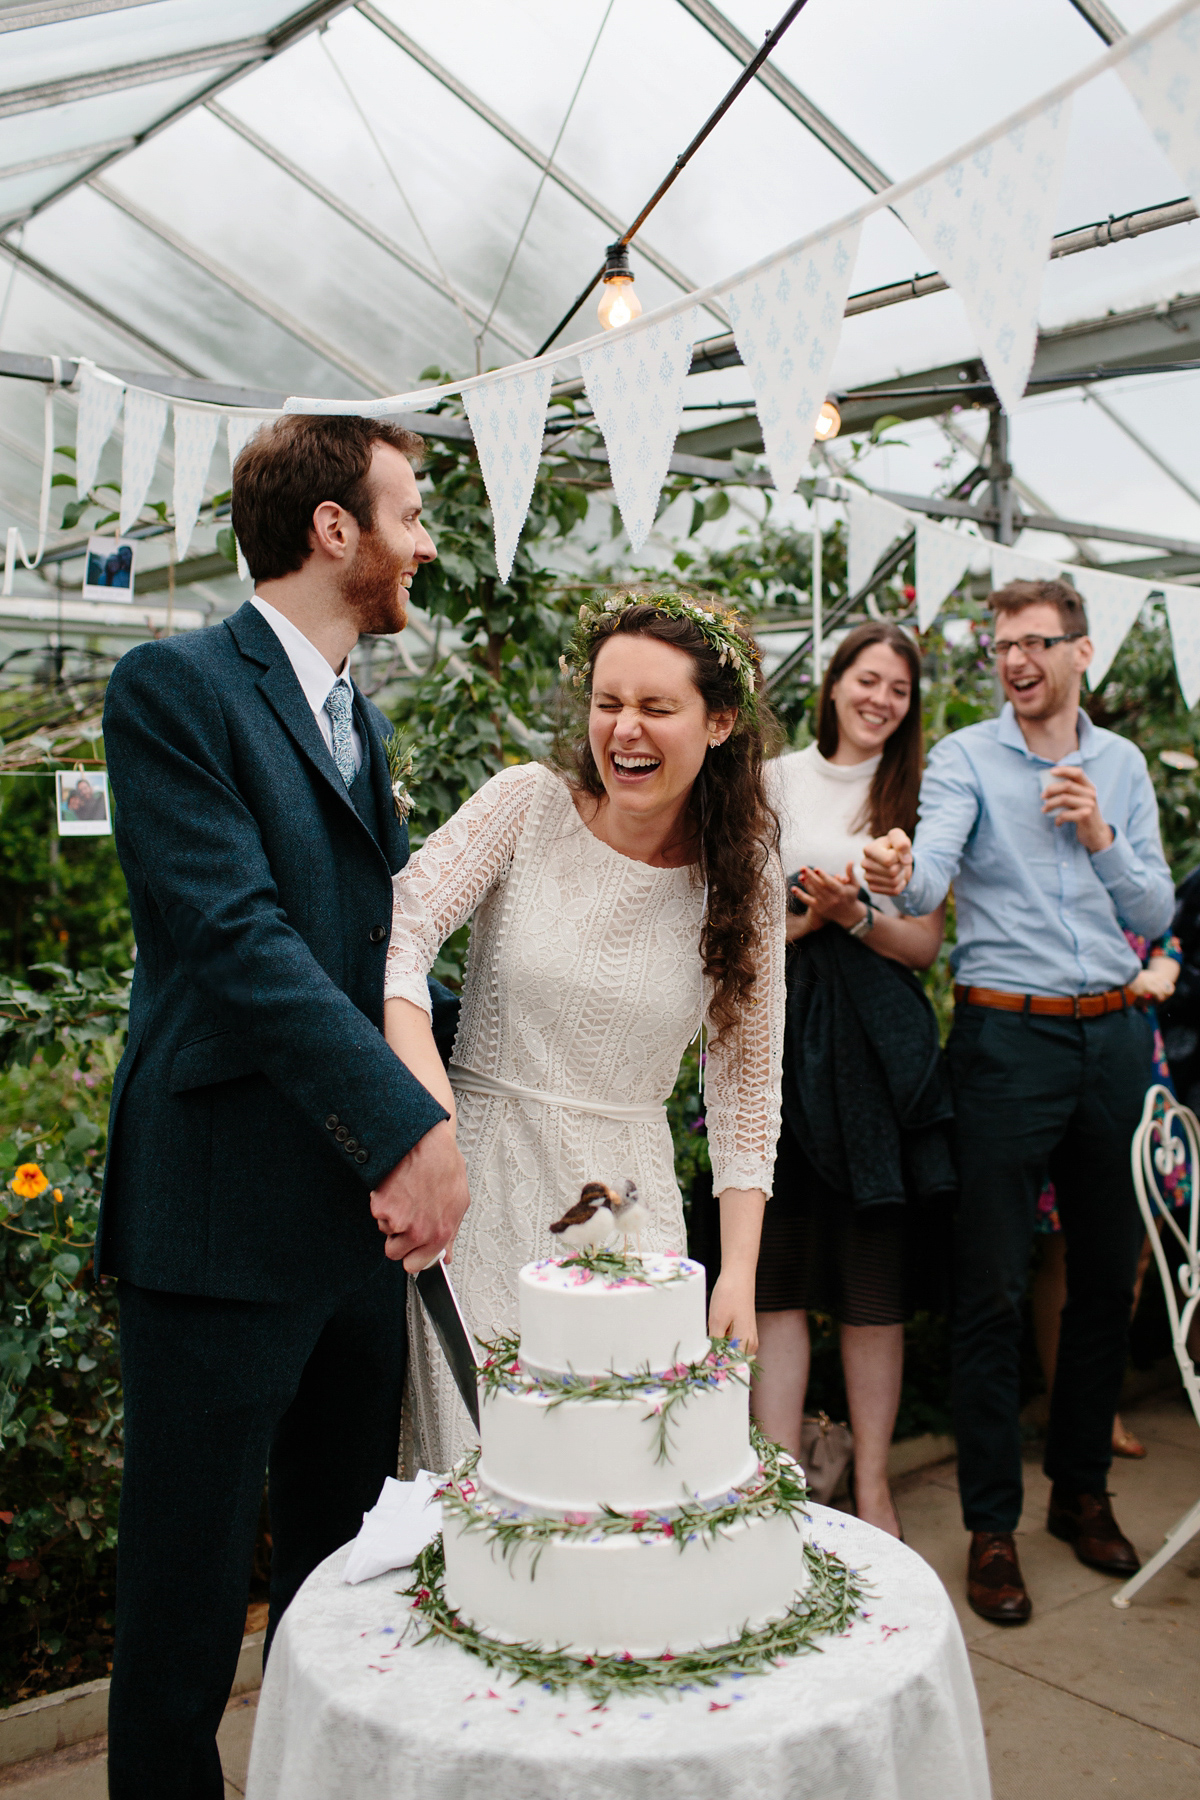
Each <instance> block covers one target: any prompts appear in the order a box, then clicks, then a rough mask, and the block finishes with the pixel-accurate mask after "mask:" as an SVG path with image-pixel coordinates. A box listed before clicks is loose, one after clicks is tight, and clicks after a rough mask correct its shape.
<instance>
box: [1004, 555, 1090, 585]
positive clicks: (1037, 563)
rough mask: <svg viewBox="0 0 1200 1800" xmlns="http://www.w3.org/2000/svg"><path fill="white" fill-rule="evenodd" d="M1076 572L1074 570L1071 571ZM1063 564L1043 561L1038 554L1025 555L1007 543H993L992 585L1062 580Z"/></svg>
mask: <svg viewBox="0 0 1200 1800" xmlns="http://www.w3.org/2000/svg"><path fill="white" fill-rule="evenodd" d="M1071 572H1072V574H1074V570H1072V571H1071ZM1062 574H1063V571H1062V564H1061V563H1056V562H1043V561H1042V560H1041V558H1040V557H1037V556H1025V555H1024V554H1023V553H1022V552H1021V551H1020V550H1011V549H1010V548H1009V546H1008V545H1007V544H993V545H992V586H993V587H994V588H1002V587H1007V586H1008V584H1009V582H1010V581H1061V580H1062Z"/></svg>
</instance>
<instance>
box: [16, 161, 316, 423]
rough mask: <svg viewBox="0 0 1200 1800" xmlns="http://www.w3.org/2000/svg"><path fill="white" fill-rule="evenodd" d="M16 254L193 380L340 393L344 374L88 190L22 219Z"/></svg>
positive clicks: (143, 360)
mask: <svg viewBox="0 0 1200 1800" xmlns="http://www.w3.org/2000/svg"><path fill="white" fill-rule="evenodd" d="M25 248H26V249H27V250H28V251H29V253H30V255H32V256H36V257H37V258H38V259H39V261H42V262H45V263H46V264H47V265H48V266H49V267H51V268H52V269H53V270H54V271H55V272H56V273H60V274H62V275H63V276H64V277H65V278H66V279H67V280H68V281H72V282H74V283H76V285H78V286H80V287H86V289H87V290H88V292H89V293H91V294H93V295H94V296H95V298H96V299H97V300H98V301H99V302H100V303H101V304H102V305H104V306H106V307H108V308H109V309H110V310H111V311H112V312H114V313H116V314H117V315H118V317H120V318H123V319H126V320H128V321H129V323H130V324H131V325H134V326H137V327H138V328H140V329H141V330H142V331H144V332H146V333H147V334H148V335H149V336H150V337H151V338H153V339H155V340H156V341H157V342H158V343H160V344H162V345H163V346H164V347H165V348H166V349H167V350H169V351H170V352H171V353H172V354H173V355H174V356H177V357H178V358H179V359H180V360H181V361H182V362H183V363H184V364H185V365H186V366H187V367H188V368H189V369H190V370H191V371H193V372H194V373H196V374H201V373H203V374H204V375H206V376H208V377H210V378H211V379H213V380H216V381H236V382H244V383H248V384H251V385H254V386H257V387H265V388H278V389H281V390H282V391H283V392H285V393H290V392H293V391H294V392H297V393H337V392H339V391H348V382H347V377H346V376H345V375H343V374H341V373H340V372H337V371H335V370H334V368H333V367H332V365H331V364H329V363H327V362H326V361H325V360H324V359H323V358H322V357H321V356H319V355H318V354H317V353H316V352H315V351H313V350H311V349H309V348H308V347H307V346H306V345H303V344H300V343H298V342H296V340H294V339H293V338H291V337H289V336H288V335H287V334H286V333H285V332H284V331H283V330H282V329H281V327H279V326H278V325H275V324H273V323H272V322H271V321H269V320H268V319H265V318H264V317H263V316H262V315H261V314H260V313H258V312H256V311H254V309H253V308H251V307H250V306H248V305H247V304H246V302H245V301H244V300H241V299H239V298H238V297H237V296H236V295H235V294H233V293H231V292H230V291H229V290H228V289H226V288H223V287H221V286H220V284H219V283H218V282H216V281H214V280H213V279H212V278H211V277H210V276H207V275H205V274H203V273H202V272H201V271H200V270H199V269H196V268H195V267H194V266H193V265H191V264H189V263H187V262H185V261H184V260H183V258H182V257H180V256H179V255H178V254H177V253H176V252H175V251H173V250H171V249H169V248H168V247H167V246H166V245H165V244H162V243H160V242H159V241H158V240H157V239H155V238H153V237H151V236H150V235H149V234H148V233H147V232H145V231H143V230H141V228H140V227H139V226H137V225H135V224H134V223H133V222H132V221H131V220H129V219H127V218H126V217H125V216H124V215H123V214H122V213H119V212H118V211H117V210H116V209H115V208H114V207H112V206H110V205H109V204H108V203H107V202H106V201H104V200H102V199H101V198H100V197H99V195H97V194H94V193H93V192H92V191H91V190H90V189H88V188H79V189H77V190H76V191H75V193H73V194H70V195H68V196H67V198H66V199H65V200H63V201H62V202H61V204H60V205H58V206H56V207H55V208H54V209H53V212H52V213H49V214H41V215H39V216H38V217H37V218H36V219H33V220H31V221H30V224H29V225H28V226H27V228H26V234H25ZM101 250H102V251H103V254H100V252H101ZM149 359H150V353H149V352H147V351H142V352H141V354H140V356H139V358H138V360H139V362H141V363H142V364H143V366H144V365H145V363H146V362H147V361H148V360H149ZM126 366H127V367H128V366H129V365H128V363H126ZM314 383H316V384H317V385H315V386H314V385H313V384H314Z"/></svg>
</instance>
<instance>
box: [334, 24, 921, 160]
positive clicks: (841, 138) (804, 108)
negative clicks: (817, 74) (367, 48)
mask: <svg viewBox="0 0 1200 1800" xmlns="http://www.w3.org/2000/svg"><path fill="white" fill-rule="evenodd" d="M679 5H680V6H682V7H683V9H684V11H685V12H689V13H691V15H692V17H693V19H695V20H697V22H698V23H699V24H701V25H703V27H704V29H705V30H706V31H708V32H711V33H712V35H713V37H715V38H716V40H717V42H718V43H719V44H720V45H721V47H722V48H723V49H725V50H728V52H729V54H730V56H732V57H734V58H736V60H737V61H738V62H740V63H741V64H742V67H743V68H744V67H745V65H746V64H747V63H748V62H750V61H752V60H753V58H754V56H755V55H756V54H757V51H758V46H757V44H752V43H751V42H750V39H749V38H748V37H747V36H746V35H745V33H744V32H741V31H739V30H738V28H737V26H736V25H735V24H734V23H733V21H732V19H727V18H726V17H725V14H724V13H723V12H720V11H719V10H718V9H717V7H715V6H714V5H713V4H712V0H679ZM360 10H361V9H360ZM755 80H756V81H761V82H762V84H763V86H764V87H765V88H766V90H767V92H768V93H769V94H773V95H774V97H775V99H776V100H778V101H779V103H780V105H781V106H786V107H787V110H788V111H789V112H790V113H791V115H792V117H793V118H795V119H799V121H800V123H801V124H802V125H803V126H805V127H806V128H807V129H808V130H809V131H811V132H812V134H813V136H814V137H815V138H817V139H818V140H819V141H820V142H821V143H822V144H824V146H825V148H826V149H827V150H829V151H831V152H832V154H833V155H834V156H836V157H837V159H838V161H839V162H840V163H842V164H843V165H844V167H846V168H847V169H849V171H850V173H851V174H852V175H857V177H858V179H859V180H860V181H861V182H862V183H863V185H864V186H865V187H868V188H870V190H871V192H872V193H873V194H881V193H882V192H883V190H884V188H889V187H891V185H892V178H891V176H890V175H885V174H884V172H883V170H882V169H881V168H880V167H879V165H878V164H877V163H874V162H872V161H871V158H870V157H869V156H868V155H867V153H866V151H865V150H860V149H859V147H858V145H857V144H856V143H854V142H853V140H852V139H851V138H848V137H847V136H846V134H845V132H844V131H840V130H839V129H838V127H837V126H836V125H835V124H834V122H833V120H832V119H829V118H826V116H825V114H824V113H823V112H822V111H821V109H820V107H819V106H816V105H814V103H813V102H812V101H811V100H810V99H809V97H808V95H807V94H805V93H803V92H802V91H801V90H800V89H799V88H798V87H797V86H796V84H795V82H794V81H789V80H788V78H787V76H786V75H784V74H783V73H782V72H781V71H780V70H779V69H777V68H776V67H775V65H774V63H772V62H770V61H768V62H765V63H764V64H763V66H762V68H761V69H759V70H758V72H757V74H756V75H755Z"/></svg>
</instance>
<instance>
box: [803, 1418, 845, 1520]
mask: <svg viewBox="0 0 1200 1800" xmlns="http://www.w3.org/2000/svg"><path fill="white" fill-rule="evenodd" d="M853 1461H854V1434H853V1433H852V1432H851V1430H850V1427H849V1426H848V1425H845V1424H843V1425H837V1424H835V1423H834V1421H833V1420H832V1419H831V1418H830V1417H829V1414H828V1413H824V1412H819V1413H818V1414H817V1416H816V1418H815V1419H812V1418H809V1417H808V1416H807V1414H806V1415H805V1417H804V1419H803V1421H802V1422H801V1426H800V1464H801V1467H802V1468H803V1470H804V1476H805V1479H806V1481H807V1482H808V1491H809V1497H810V1498H811V1499H813V1500H815V1501H816V1503H817V1505H818V1506H828V1505H829V1503H830V1501H831V1500H832V1499H833V1497H834V1495H835V1494H836V1493H837V1492H838V1490H839V1489H840V1488H841V1487H842V1486H843V1485H846V1486H847V1487H848V1486H849V1472H850V1466H851V1464H852V1463H853Z"/></svg>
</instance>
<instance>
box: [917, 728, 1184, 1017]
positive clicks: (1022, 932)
mask: <svg viewBox="0 0 1200 1800" xmlns="http://www.w3.org/2000/svg"><path fill="white" fill-rule="evenodd" d="M1078 731H1079V748H1078V749H1077V750H1072V751H1071V753H1070V755H1069V756H1064V757H1062V758H1061V759H1060V762H1061V763H1062V764H1076V765H1081V766H1082V767H1083V769H1084V770H1085V771H1086V773H1087V777H1088V779H1089V781H1091V782H1093V783H1094V785H1095V788H1096V793H1097V795H1098V798H1099V803H1100V811H1101V812H1102V813H1103V815H1104V819H1105V822H1106V823H1107V824H1108V825H1110V826H1111V827H1112V830H1113V834H1114V835H1113V841H1112V843H1111V844H1110V845H1109V846H1108V849H1107V850H1098V851H1096V852H1095V853H1094V854H1093V853H1092V852H1090V851H1088V850H1085V849H1084V847H1083V845H1082V844H1081V843H1080V842H1079V839H1078V837H1077V836H1076V833H1075V827H1074V825H1055V824H1054V822H1053V819H1052V818H1051V816H1050V815H1048V814H1046V813H1043V811H1042V788H1041V781H1042V777H1043V775H1044V774H1045V772H1046V770H1047V769H1052V768H1055V767H1057V766H1058V765H1057V764H1055V763H1053V762H1050V761H1048V760H1047V758H1046V757H1044V756H1035V755H1034V754H1033V752H1032V751H1031V750H1030V749H1029V747H1028V745H1027V744H1026V742H1025V739H1024V737H1023V736H1022V735H1021V728H1020V726H1019V725H1018V723H1017V721H1016V718H1015V716H1014V714H1013V709H1012V706H1011V704H1009V705H1006V706H1005V708H1004V711H1003V712H1002V713H1001V714H1000V717H999V718H998V719H988V720H986V721H985V722H984V723H983V724H980V725H968V726H967V727H966V729H965V730H963V731H956V732H954V733H953V734H952V735H951V736H950V737H947V738H943V739H942V741H941V742H940V743H939V744H936V745H935V746H934V748H933V750H932V752H931V753H930V757H929V764H928V767H927V768H926V771H925V778H924V780H923V781H922V783H921V806H920V822H919V824H918V825H917V835H916V838H915V840H914V844H913V863H914V866H913V876H912V880H911V881H910V882H909V885H908V887H907V888H906V889H905V891H904V893H903V894H901V895H900V896H899V901H898V904H899V906H900V908H901V910H902V911H903V912H906V913H909V914H910V915H918V914H921V913H928V912H932V911H933V910H934V908H935V907H936V906H939V905H940V904H941V902H942V901H943V900H944V899H945V897H946V894H947V892H948V890H949V887H950V884H951V882H953V883H954V901H955V908H956V912H957V918H958V944H957V946H956V947H955V949H954V950H953V951H952V952H951V955H950V966H951V967H952V969H953V970H954V975H955V980H956V981H960V982H962V983H964V984H965V985H966V986H968V987H990V988H1002V989H1005V990H1007V991H1008V992H1009V993H1017V994H1069V995H1073V994H1094V993H1102V992H1103V991H1104V990H1105V989H1107V988H1116V987H1123V986H1124V985H1125V984H1126V982H1129V981H1132V980H1133V978H1134V976H1135V975H1136V974H1137V972H1138V968H1139V966H1140V965H1139V963H1138V959H1137V957H1136V956H1135V955H1134V953H1133V951H1132V950H1131V949H1130V948H1129V944H1128V943H1127V941H1126V939H1125V936H1124V933H1123V932H1122V929H1121V925H1122V924H1124V925H1128V926H1129V927H1130V929H1131V930H1133V931H1135V932H1138V933H1139V934H1140V935H1142V936H1143V937H1147V938H1150V939H1154V938H1156V937H1161V935H1162V933H1163V932H1164V931H1165V930H1166V929H1167V927H1168V925H1169V924H1170V923H1171V916H1172V914H1173V912H1174V908H1175V891H1174V888H1173V886H1172V883H1171V875H1170V871H1169V870H1168V868H1167V864H1166V860H1165V858H1164V856H1163V852H1162V841H1161V839H1160V837H1159V830H1158V805H1157V802H1156V800H1155V797H1154V789H1153V787H1152V786H1151V783H1150V776H1149V772H1148V771H1147V768H1146V759H1145V757H1144V756H1143V755H1142V753H1141V751H1140V750H1139V749H1138V748H1137V746H1136V745H1135V744H1132V743H1130V741H1129V739H1128V738H1123V737H1118V736H1117V734H1116V733H1115V732H1113V731H1102V730H1100V729H1099V727H1098V726H1095V725H1093V724H1092V722H1091V720H1090V719H1089V718H1088V716H1087V714H1086V713H1085V712H1083V711H1082V710H1081V711H1080V713H1079V726H1078ZM1118 921H1119V922H1118Z"/></svg>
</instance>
